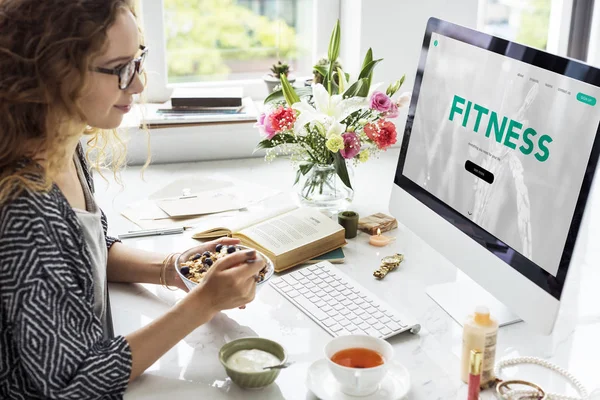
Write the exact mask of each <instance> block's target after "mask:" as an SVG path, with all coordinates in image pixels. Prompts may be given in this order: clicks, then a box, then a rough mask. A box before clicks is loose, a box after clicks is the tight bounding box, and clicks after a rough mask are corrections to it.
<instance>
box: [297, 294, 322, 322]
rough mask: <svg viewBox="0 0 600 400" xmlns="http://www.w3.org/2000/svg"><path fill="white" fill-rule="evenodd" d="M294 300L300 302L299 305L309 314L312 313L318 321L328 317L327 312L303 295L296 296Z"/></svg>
mask: <svg viewBox="0 0 600 400" xmlns="http://www.w3.org/2000/svg"><path fill="white" fill-rule="evenodd" d="M294 300H295V301H297V302H298V304H300V306H302V307H303V308H304V309H305V310H306V311H308V313H309V314H311V315H313V316H314V317H315V318H316V319H318V320H319V321H323V320H324V319H327V318H328V316H327V314H325V313H324V312H323V311H321V310H319V309H318V308H317V307H315V305H314V304H313V303H311V302H310V300H308V299H306V298H305V297H303V296H300V297H296V298H295V299H294Z"/></svg>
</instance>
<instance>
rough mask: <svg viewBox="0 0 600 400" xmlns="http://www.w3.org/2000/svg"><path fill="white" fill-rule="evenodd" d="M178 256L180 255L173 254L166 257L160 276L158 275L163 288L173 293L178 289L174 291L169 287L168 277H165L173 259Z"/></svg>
mask: <svg viewBox="0 0 600 400" xmlns="http://www.w3.org/2000/svg"><path fill="white" fill-rule="evenodd" d="M177 255H179V253H171V254H169V255H168V256H166V257H165V259H164V260H163V263H162V267H161V268H160V274H159V275H158V281H159V283H160V284H161V286H163V287H165V288H167V289H169V290H171V291H175V290H177V289H178V288H175V289H173V288H171V287H170V286H168V285H167V277H166V275H165V270H166V269H167V266H168V265H169V264H170V263H171V260H172V259H173V257H175V256H177Z"/></svg>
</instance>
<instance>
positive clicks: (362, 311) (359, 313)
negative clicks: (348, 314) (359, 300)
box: [354, 308, 367, 317]
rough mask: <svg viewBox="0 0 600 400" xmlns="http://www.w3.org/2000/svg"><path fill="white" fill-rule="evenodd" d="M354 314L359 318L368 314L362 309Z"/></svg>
mask: <svg viewBox="0 0 600 400" xmlns="http://www.w3.org/2000/svg"><path fill="white" fill-rule="evenodd" d="M354 314H356V315H358V316H360V317H362V316H363V315H367V313H366V312H365V310H363V309H361V308H359V309H357V310H355V311H354Z"/></svg>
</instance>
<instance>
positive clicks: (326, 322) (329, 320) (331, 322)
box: [322, 318, 337, 328]
mask: <svg viewBox="0 0 600 400" xmlns="http://www.w3.org/2000/svg"><path fill="white" fill-rule="evenodd" d="M322 322H323V325H325V326H326V327H328V328H329V327H332V326H333V325H335V324H337V321H336V320H335V319H333V318H327V319H325V320H323V321H322Z"/></svg>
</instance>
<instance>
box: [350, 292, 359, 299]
mask: <svg viewBox="0 0 600 400" xmlns="http://www.w3.org/2000/svg"><path fill="white" fill-rule="evenodd" d="M356 299H358V296H357V295H356V293H354V292H350V295H349V296H348V300H356Z"/></svg>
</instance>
